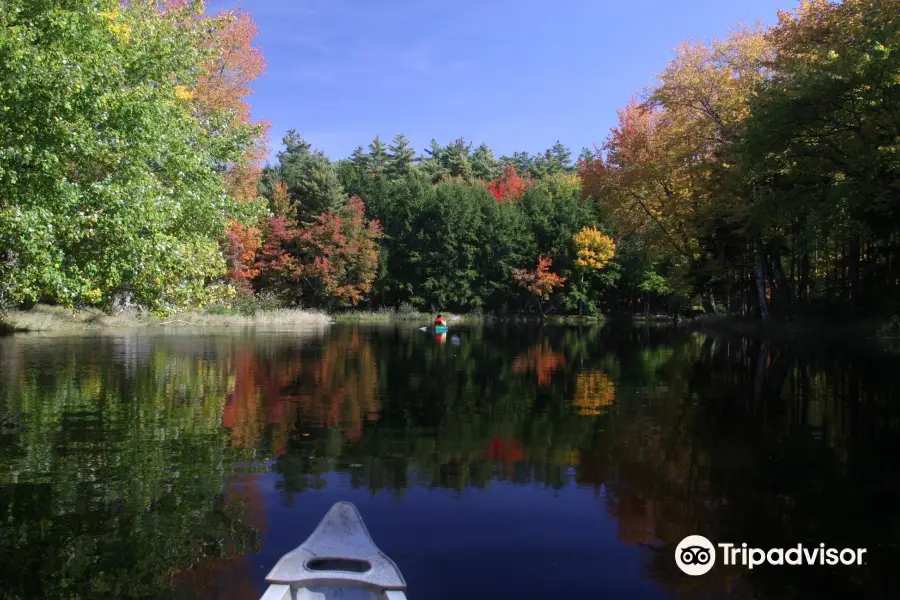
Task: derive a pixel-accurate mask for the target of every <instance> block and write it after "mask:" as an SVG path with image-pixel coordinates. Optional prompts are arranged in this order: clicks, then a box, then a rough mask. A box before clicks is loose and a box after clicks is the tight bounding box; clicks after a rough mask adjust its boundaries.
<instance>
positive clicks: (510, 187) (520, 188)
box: [488, 164, 534, 202]
mask: <svg viewBox="0 0 900 600" xmlns="http://www.w3.org/2000/svg"><path fill="white" fill-rule="evenodd" d="M533 185H534V181H532V179H531V177H524V178H523V177H520V176H519V174H518V173H517V172H516V168H515V167H514V166H512V165H510V164H507V165H506V168H504V169H503V174H502V175H500V177H498V178H497V179H495V180H493V181H491V182H490V183H488V190H490V192H491V193H492V194H493V195H494V197H495V198H496V199H497V202H516V201H518V200H519V198H521V197H522V195H523V194H524V193H525V191H526V190H528V188H530V187H531V186H533Z"/></svg>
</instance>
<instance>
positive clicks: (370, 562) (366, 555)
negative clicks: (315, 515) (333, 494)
mask: <svg viewBox="0 0 900 600" xmlns="http://www.w3.org/2000/svg"><path fill="white" fill-rule="evenodd" d="M266 583H268V584H269V587H268V588H267V589H266V592H265V594H263V596H262V600H332V599H335V598H343V599H346V600H406V580H404V579H403V575H402V574H401V573H400V569H399V568H397V565H396V564H394V561H392V560H391V559H390V558H388V557H387V555H386V554H384V552H382V551H381V550H379V549H378V546H376V545H375V542H374V541H372V537H371V536H370V535H369V531H368V530H367V529H366V525H365V523H363V520H362V516H361V515H360V514H359V511H358V510H357V509H356V507H355V506H354V505H353V504H351V503H350V502H338V503H336V504H335V505H334V506H332V507H331V509H330V510H329V511H328V512H327V513H326V514H325V517H324V518H323V519H322V521H321V522H320V523H319V525H318V527H316V529H315V531H313V532H312V534H311V535H310V536H309V537H308V538H306V541H305V542H303V543H302V544H300V546H298V547H297V548H296V549H295V550H292V551H291V552H288V553H287V554H285V555H284V556H282V557H281V560H279V561H278V562H277V563H276V564H275V566H274V567H273V568H272V570H271V571H270V572H269V574H268V575H267V576H266Z"/></svg>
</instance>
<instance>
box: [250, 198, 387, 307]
mask: <svg viewBox="0 0 900 600" xmlns="http://www.w3.org/2000/svg"><path fill="white" fill-rule="evenodd" d="M381 237H382V232H381V225H380V223H379V222H378V221H377V220H373V221H366V218H365V204H364V203H363V201H362V199H360V198H359V197H357V196H354V197H353V198H351V199H350V202H349V203H348V205H347V207H346V208H345V210H344V211H343V212H342V214H335V213H330V212H329V213H322V214H321V215H319V217H318V218H317V219H316V220H315V221H314V222H312V223H310V224H308V225H305V226H303V227H301V228H293V227H291V226H289V225H288V222H287V220H285V219H284V218H282V217H275V218H272V219H270V220H269V229H268V235H267V241H266V243H265V244H264V245H263V247H262V250H261V252H260V257H259V260H258V261H257V268H258V269H259V275H260V278H259V281H260V283H263V284H265V285H271V286H272V287H273V288H274V289H276V291H279V292H281V293H282V295H285V296H288V297H290V299H292V300H294V301H302V300H304V299H305V300H307V302H308V303H310V304H312V303H317V302H319V301H322V300H324V303H325V304H326V305H327V307H329V308H332V307H334V306H335V305H348V304H349V305H353V306H355V305H357V304H358V303H359V302H360V301H362V300H363V298H364V297H365V295H366V294H368V293H369V292H370V291H371V290H372V284H373V283H374V282H375V277H376V276H377V274H378V265H379V248H378V239H379V238H381Z"/></svg>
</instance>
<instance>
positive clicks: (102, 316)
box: [0, 303, 604, 333]
mask: <svg viewBox="0 0 900 600" xmlns="http://www.w3.org/2000/svg"><path fill="white" fill-rule="evenodd" d="M442 314H443V315H444V318H445V319H446V320H447V321H448V323H449V324H450V325H451V326H453V325H463V324H471V323H510V324H516V323H521V324H528V323H544V324H547V325H573V324H598V323H601V322H603V320H604V317H603V316H602V315H599V314H597V315H591V316H583V317H579V316H577V315H574V316H572V315H549V316H547V317H544V318H543V319H542V318H541V317H540V316H539V315H532V314H509V315H490V314H481V313H480V312H476V313H470V314H456V313H450V312H443V313H442ZM433 319H434V314H431V313H424V312H420V311H416V310H410V309H409V308H408V307H403V308H401V309H399V310H397V309H381V310H377V311H365V310H359V311H346V312H340V313H334V314H328V313H326V312H324V311H318V310H307V309H296V308H277V307H275V306H271V305H267V304H262V305H260V304H255V303H244V304H242V303H234V304H232V305H213V306H210V307H208V308H206V309H200V310H191V311H186V312H182V313H177V314H175V315H171V316H169V317H164V318H163V317H157V316H156V315H153V314H151V313H148V312H145V311H139V310H123V311H120V312H117V313H114V314H107V313H104V312H102V311H99V310H96V309H83V308H82V309H71V308H64V307H62V306H48V305H45V304H38V305H36V306H34V307H33V308H31V309H29V310H12V311H9V312H6V313H0V333H16V332H23V333H25V332H67V331H71V332H76V331H83V330H98V329H127V328H141V327H281V328H305V327H324V326H327V325H329V324H331V323H359V324H379V323H382V324H388V323H410V324H417V325H429V324H431V322H432V320H433Z"/></svg>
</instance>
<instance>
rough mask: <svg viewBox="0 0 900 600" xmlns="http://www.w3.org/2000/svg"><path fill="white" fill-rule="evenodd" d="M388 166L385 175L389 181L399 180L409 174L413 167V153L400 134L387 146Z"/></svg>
mask: <svg viewBox="0 0 900 600" xmlns="http://www.w3.org/2000/svg"><path fill="white" fill-rule="evenodd" d="M388 151H389V152H388V164H387V166H386V167H385V174H386V175H387V177H389V178H390V179H401V178H403V177H405V176H406V175H408V174H409V172H410V171H411V170H412V166H413V157H414V156H415V152H414V151H413V149H412V148H410V146H409V140H408V139H407V138H406V136H405V135H403V134H402V133H398V134H397V135H395V136H394V140H393V141H392V142H391V144H390V145H389V146H388Z"/></svg>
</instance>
